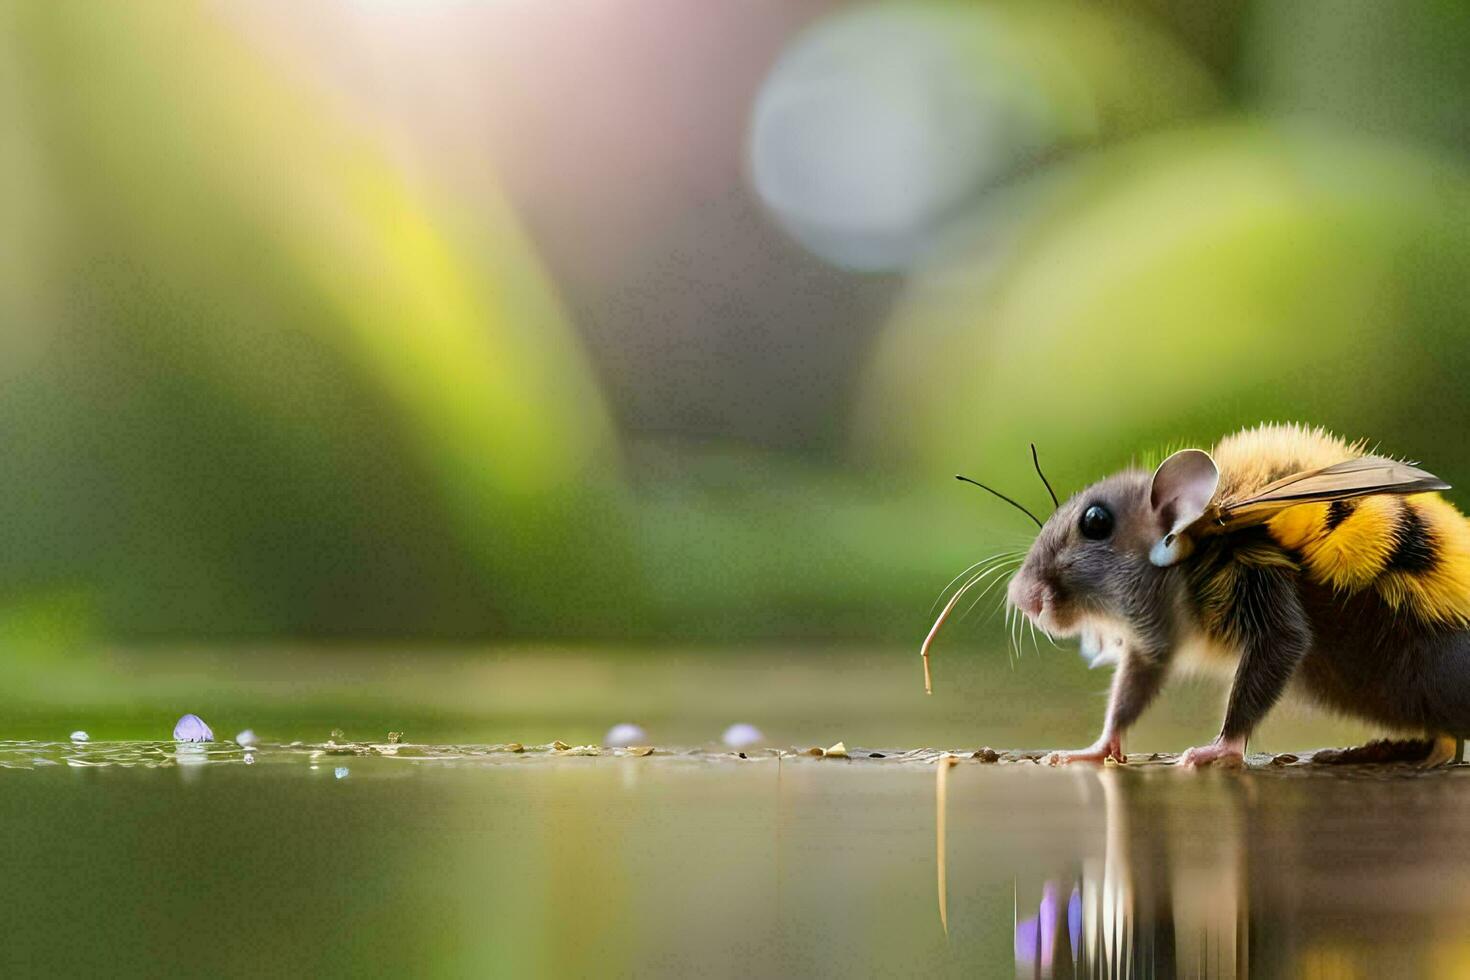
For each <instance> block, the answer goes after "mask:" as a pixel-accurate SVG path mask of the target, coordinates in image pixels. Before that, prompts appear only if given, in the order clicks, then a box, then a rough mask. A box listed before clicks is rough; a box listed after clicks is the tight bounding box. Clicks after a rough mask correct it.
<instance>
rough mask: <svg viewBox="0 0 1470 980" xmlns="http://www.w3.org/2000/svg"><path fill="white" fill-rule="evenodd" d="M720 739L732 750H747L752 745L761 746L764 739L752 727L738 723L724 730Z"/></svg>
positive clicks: (757, 730) (758, 730) (759, 732)
mask: <svg viewBox="0 0 1470 980" xmlns="http://www.w3.org/2000/svg"><path fill="white" fill-rule="evenodd" d="M720 739H721V740H722V741H723V742H724V743H725V744H726V745H728V746H730V748H732V749H748V748H750V747H751V746H752V745H760V744H762V743H763V742H765V740H766V737H765V736H764V735H762V734H761V730H760V729H759V728H756V727H755V726H754V725H747V724H746V723H745V722H740V723H738V724H734V725H731V726H730V727H729V728H727V729H725V734H724V735H721V736H720Z"/></svg>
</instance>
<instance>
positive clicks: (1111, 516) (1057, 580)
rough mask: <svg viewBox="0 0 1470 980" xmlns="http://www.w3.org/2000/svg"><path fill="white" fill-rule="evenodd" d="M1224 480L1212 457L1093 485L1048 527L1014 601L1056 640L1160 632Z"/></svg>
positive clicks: (1186, 456)
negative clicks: (1153, 627) (1104, 626)
mask: <svg viewBox="0 0 1470 980" xmlns="http://www.w3.org/2000/svg"><path fill="white" fill-rule="evenodd" d="M1219 478H1220V475H1219V471H1218V470H1217V469H1216V468H1215V463H1214V461H1213V460H1211V459H1210V457H1209V455H1208V454H1207V453H1203V452H1201V451H1199V450H1198V449H1186V450H1183V451H1182V452H1178V453H1175V454H1174V455H1173V456H1170V457H1169V458H1168V459H1166V460H1164V462H1163V463H1162V464H1161V465H1160V466H1159V468H1158V469H1157V470H1155V471H1154V473H1153V475H1152V476H1150V475H1149V474H1148V473H1146V472H1144V471H1142V470H1125V471H1124V472H1122V473H1118V474H1115V475H1113V476H1110V477H1108V478H1107V479H1105V480H1102V481H1100V482H1098V483H1094V484H1093V485H1092V486H1090V487H1087V488H1086V489H1085V490H1082V491H1081V492H1079V493H1077V494H1076V495H1074V496H1073V497H1072V498H1071V499H1069V500H1067V501H1066V502H1064V503H1062V504H1061V505H1059V506H1058V507H1057V509H1056V511H1055V512H1054V513H1053V514H1052V515H1051V517H1050V518H1049V519H1048V520H1047V521H1046V523H1045V524H1044V525H1043V526H1042V528H1041V531H1040V533H1038V534H1037V536H1036V541H1035V542H1034V543H1032V545H1031V550H1030V552H1029V553H1028V554H1027V555H1026V560H1025V562H1024V563H1023V564H1022V565H1021V569H1020V571H1018V572H1017V573H1016V575H1015V576H1014V577H1013V578H1012V579H1011V582H1010V585H1009V587H1008V588H1007V599H1008V600H1009V602H1010V603H1011V605H1013V606H1015V607H1016V608H1017V609H1019V610H1021V611H1022V612H1023V613H1025V614H1026V616H1027V617H1028V618H1029V619H1030V620H1031V621H1032V622H1033V623H1035V624H1036V625H1037V626H1040V627H1041V628H1042V629H1044V630H1045V631H1046V632H1047V633H1049V634H1050V635H1052V636H1075V635H1076V634H1077V633H1079V632H1081V631H1082V629H1083V627H1085V626H1087V625H1088V624H1089V623H1090V622H1114V623H1117V622H1122V623H1128V624H1141V623H1148V622H1153V623H1156V622H1158V620H1159V618H1160V616H1166V615H1167V614H1168V609H1169V608H1171V607H1172V605H1173V604H1172V602H1171V601H1170V596H1169V591H1168V590H1169V589H1171V588H1178V587H1179V584H1178V583H1177V581H1174V580H1173V579H1171V578H1170V577H1169V576H1168V575H1167V572H1166V570H1167V569H1168V568H1169V567H1170V566H1172V565H1175V564H1177V563H1178V562H1180V561H1183V560H1184V559H1185V558H1187V557H1188V556H1189V554H1190V553H1191V551H1192V550H1193V547H1194V542H1193V540H1192V538H1191V537H1190V536H1189V534H1188V531H1187V529H1188V528H1189V526H1190V525H1191V524H1193V523H1194V522H1195V521H1196V520H1198V519H1199V518H1200V517H1201V516H1202V515H1203V514H1204V512H1205V510H1206V508H1208V507H1209V504H1210V500H1211V499H1212V498H1213V497H1214V495H1215V489H1216V486H1217V485H1218V483H1219ZM1175 578H1176V579H1177V577H1175Z"/></svg>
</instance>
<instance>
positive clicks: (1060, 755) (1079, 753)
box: [1041, 735, 1128, 766]
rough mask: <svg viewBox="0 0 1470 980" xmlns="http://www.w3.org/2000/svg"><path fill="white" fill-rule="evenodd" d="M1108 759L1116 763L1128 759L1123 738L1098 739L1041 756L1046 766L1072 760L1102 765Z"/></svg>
mask: <svg viewBox="0 0 1470 980" xmlns="http://www.w3.org/2000/svg"><path fill="white" fill-rule="evenodd" d="M1108 760H1112V761H1113V762H1117V763H1125V762H1127V761H1128V756H1127V754H1126V753H1125V752H1124V751H1123V739H1122V738H1121V737H1119V736H1116V735H1114V736H1112V737H1110V738H1102V739H1098V740H1097V741H1096V742H1094V743H1093V744H1092V745H1089V746H1088V747H1087V748H1085V749H1074V750H1073V751H1071V752H1051V753H1048V754H1047V755H1045V756H1043V757H1042V760H1041V761H1042V764H1043V765H1048V766H1066V765H1071V764H1072V763H1074V762H1091V763H1095V764H1097V765H1102V764H1104V763H1106V762H1107V761H1108Z"/></svg>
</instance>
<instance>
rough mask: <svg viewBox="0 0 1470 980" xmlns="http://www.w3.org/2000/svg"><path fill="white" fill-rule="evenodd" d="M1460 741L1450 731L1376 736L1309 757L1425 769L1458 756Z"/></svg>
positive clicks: (1327, 762)
mask: <svg viewBox="0 0 1470 980" xmlns="http://www.w3.org/2000/svg"><path fill="white" fill-rule="evenodd" d="M1461 744H1462V743H1461V742H1460V741H1459V740H1458V739H1456V738H1455V737H1454V736H1452V735H1439V736H1436V737H1434V738H1405V739H1392V738H1379V739H1374V740H1373V741H1371V742H1368V743H1367V744H1365V745H1357V746H1354V747H1353V748H1350V749H1322V750H1321V751H1319V752H1316V753H1314V754H1313V756H1312V761H1313V762H1315V763H1320V764H1323V765H1339V766H1362V765H1384V764H1388V763H1395V762H1401V763H1413V764H1414V765H1417V766H1419V767H1420V768H1424V769H1429V768H1432V767H1434V766H1442V765H1444V764H1446V763H1448V762H1457V761H1459V758H1460V748H1461Z"/></svg>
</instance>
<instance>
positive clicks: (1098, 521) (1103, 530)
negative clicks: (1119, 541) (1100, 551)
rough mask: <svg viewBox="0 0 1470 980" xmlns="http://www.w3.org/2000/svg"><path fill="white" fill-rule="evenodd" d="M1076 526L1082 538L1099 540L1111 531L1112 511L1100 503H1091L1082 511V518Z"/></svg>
mask: <svg viewBox="0 0 1470 980" xmlns="http://www.w3.org/2000/svg"><path fill="white" fill-rule="evenodd" d="M1077 527H1078V529H1079V530H1081V531H1082V536H1083V537H1084V538H1091V539H1092V540H1094V541H1101V540H1102V539H1103V538H1105V537H1107V536H1108V535H1109V534H1112V533H1113V513H1112V511H1110V510H1108V509H1107V508H1106V507H1104V506H1103V505H1102V504H1093V505H1092V506H1091V507H1089V508H1087V509H1086V510H1084V511H1083V512H1082V520H1081V522H1080V523H1079V524H1078V525H1077Z"/></svg>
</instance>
